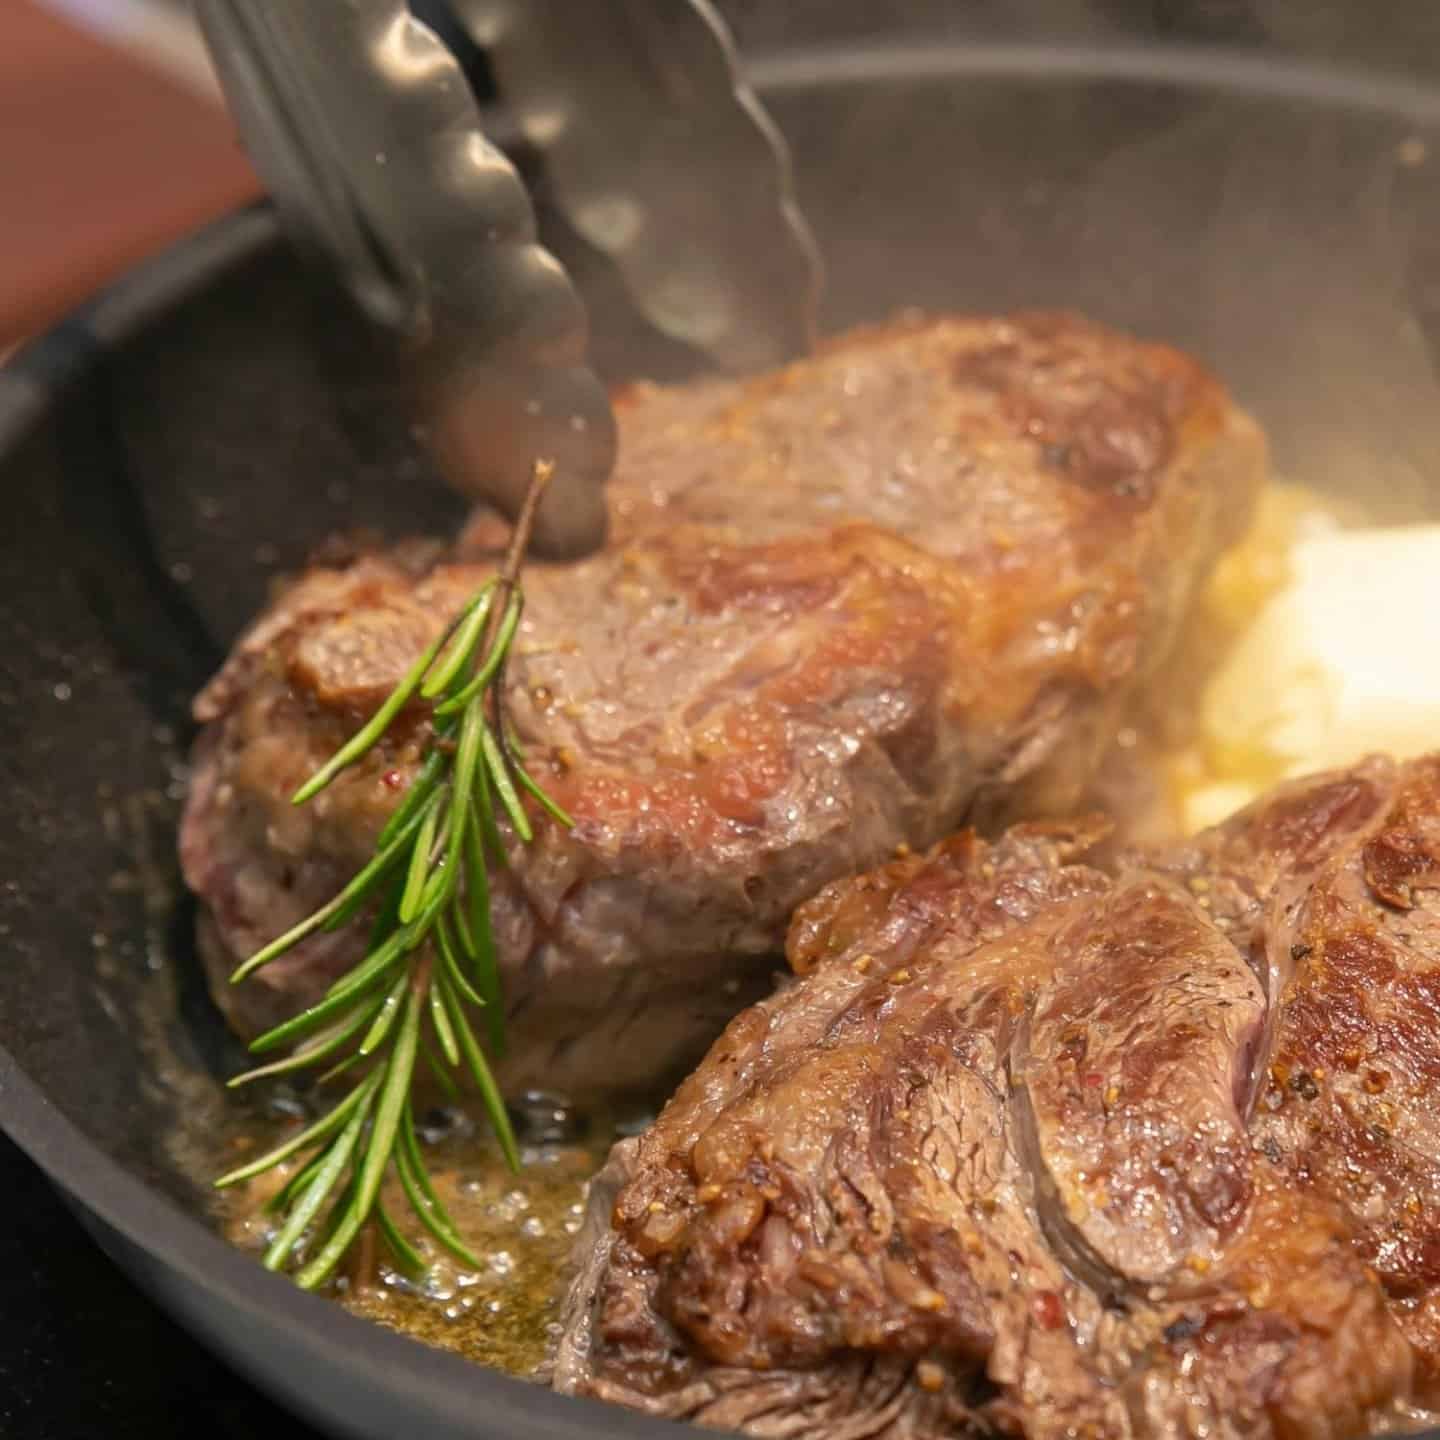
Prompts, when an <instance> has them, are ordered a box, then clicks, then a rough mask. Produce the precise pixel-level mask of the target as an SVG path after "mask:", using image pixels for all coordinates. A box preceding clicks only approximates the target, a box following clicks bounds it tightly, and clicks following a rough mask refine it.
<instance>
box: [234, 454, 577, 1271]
mask: <svg viewBox="0 0 1440 1440" xmlns="http://www.w3.org/2000/svg"><path fill="white" fill-rule="evenodd" d="M550 473H551V466H550V465H548V464H546V463H544V462H541V463H537V464H536V466H535V470H534V473H533V476H532V478H531V483H530V489H529V492H528V493H527V495H526V497H525V504H524V506H523V507H522V510H521V514H520V518H519V520H518V521H517V522H516V526H515V532H514V535H513V536H512V539H511V543H510V548H509V551H508V553H507V554H506V557H505V562H504V564H503V565H502V566H501V569H500V573H499V574H498V575H497V576H496V577H495V579H493V580H491V581H490V582H489V583H488V584H486V585H484V586H482V587H481V589H480V590H479V591H478V592H477V593H476V594H475V595H474V596H472V597H471V598H470V600H469V601H468V602H467V603H466V604H465V606H464V607H463V608H462V609H461V611H460V613H459V614H458V615H456V616H455V618H454V619H453V620H452V621H451V622H450V624H449V625H448V626H446V628H445V629H444V631H443V632H442V633H441V634H440V636H439V637H438V638H437V639H436V640H435V642H434V643H433V644H432V645H430V646H429V647H428V648H427V649H426V650H425V652H424V653H423V654H422V655H421V656H420V658H419V659H418V660H416V662H415V664H414V665H413V666H412V667H411V669H410V671H409V673H408V674H407V675H406V676H405V678H404V679H403V680H401V682H400V683H399V685H397V686H396V687H395V689H394V691H393V692H392V693H391V694H390V696H389V697H388V698H387V699H386V700H385V702H384V704H382V705H381V706H380V708H379V709H378V710H377V711H376V712H375V714H374V715H373V716H372V717H371V719H370V721H369V722H368V723H367V724H366V725H365V726H364V727H363V728H361V729H360V730H359V731H358V732H357V733H356V734H355V735H354V736H353V737H352V738H351V739H350V740H348V741H347V742H346V743H345V744H344V745H342V746H341V747H340V749H339V750H337V751H336V752H335V754H334V755H333V756H331V758H330V759H329V760H328V761H327V762H326V763H325V764H324V765H323V766H321V768H320V769H319V770H317V771H316V772H315V774H314V775H312V776H311V777H310V779H309V780H307V781H306V782H305V783H304V784H303V785H302V786H301V787H300V788H299V790H297V791H296V792H295V795H294V797H293V803H294V804H296V805H303V804H304V803H305V802H306V801H307V800H310V799H312V798H313V797H314V796H315V795H318V794H319V793H320V791H321V790H323V789H324V788H325V787H326V786H327V785H329V784H330V783H331V782H332V781H333V780H334V779H335V778H336V777H337V776H338V775H339V774H341V772H342V771H344V770H345V769H347V768H348V767H349V766H351V765H354V764H355V763H356V762H357V761H358V760H360V759H362V758H363V757H364V756H365V755H366V754H368V753H369V751H370V750H371V749H372V748H373V747H374V746H375V745H376V744H377V743H378V742H379V741H380V740H381V738H382V737H383V736H384V735H385V733H386V731H387V730H388V729H389V727H390V725H391V724H392V723H393V722H394V720H395V718H396V717H397V716H398V715H399V714H400V713H401V711H402V710H404V709H405V708H406V706H408V705H410V704H412V703H414V702H415V701H417V700H419V701H420V702H423V703H428V704H429V705H430V707H431V723H432V737H431V740H430V745H429V749H428V753H427V754H426V756H425V759H424V761H423V763H422V764H421V766H420V769H419V771H418V772H417V774H416V776H415V778H414V780H413V781H412V782H411V784H410V786H409V788H408V789H407V791H406V793H405V795H404V797H403V799H402V800H401V802H400V804H399V806H398V807H397V808H396V810H395V812H394V814H392V815H391V817H390V818H389V820H388V821H387V822H386V824H385V826H384V828H383V829H382V830H381V832H380V835H379V837H378V839H377V841H376V845H375V854H374V856H373V857H372V858H371V860H370V861H369V862H368V863H367V864H366V865H365V866H364V867H363V868H362V869H361V870H360V871H359V873H358V874H356V876H355V878H354V879H353V880H351V881H350V883H349V884H348V885H346V886H345V887H344V888H343V889H342V890H341V891H340V892H339V894H337V895H336V896H335V898H334V899H333V900H331V901H329V902H328V903H327V904H325V905H322V906H321V907H320V909H318V910H317V911H316V912H315V913H314V914H313V915H310V916H308V917H307V918H306V919H304V920H302V921H301V922H300V923H299V924H298V925H295V926H293V927H292V928H291V929H289V930H287V931H286V932H285V934H283V935H281V936H280V937H279V938H278V939H276V940H273V941H271V943H270V944H268V945H266V946H265V947H264V949H262V950H260V951H258V952H257V953H256V954H254V955H252V956H251V957H250V958H249V959H248V960H246V961H245V963H244V964H243V965H241V966H239V968H238V969H237V970H236V971H235V973H234V974H233V975H232V976H231V982H232V983H238V982H240V981H242V980H244V979H245V978H246V977H247V976H249V975H253V974H254V973H255V971H257V970H259V969H261V968H262V967H263V966H265V965H268V964H269V963H270V962H271V961H272V960H275V959H278V958H279V956H281V955H283V954H285V952H286V951H287V950H289V949H291V948H292V947H293V946H295V945H296V944H298V943H299V942H300V941H301V940H303V939H305V938H306V937H307V936H309V935H311V934H314V933H315V932H317V931H322V930H325V931H329V930H335V929H338V928H339V927H341V926H342V925H347V924H350V923H352V922H354V921H355V920H356V918H357V917H358V916H360V914H361V913H362V912H365V911H370V912H372V913H374V915H375V917H376V918H375V919H374V921H373V922H372V930H371V934H370V943H369V945H368V947H367V948H366V952H365V955H364V957H363V958H362V959H361V960H359V961H358V962H357V963H356V964H355V966H354V967H352V968H351V970H350V971H349V972H348V973H347V974H345V975H342V976H341V977H340V978H339V979H338V980H336V981H335V983H334V984H333V985H331V987H330V988H329V990H328V991H326V993H325V995H324V996H322V997H321V999H320V1000H318V1001H317V1002H316V1003H315V1004H313V1005H311V1006H310V1007H309V1009H307V1010H304V1011H302V1012H301V1013H300V1014H298V1015H295V1016H294V1017H292V1018H291V1019H289V1020H287V1021H285V1022H284V1023H283V1024H281V1025H277V1026H276V1027H275V1028H274V1029H272V1030H269V1031H267V1032H266V1033H265V1034H264V1035H261V1036H259V1037H258V1038H257V1039H256V1040H254V1041H253V1042H252V1043H251V1046H250V1049H251V1051H252V1052H253V1053H255V1054H257V1055H266V1054H269V1053H270V1052H271V1051H274V1050H281V1049H285V1048H286V1047H291V1046H293V1048H292V1049H290V1050H289V1053H288V1054H286V1055H285V1056H284V1057H283V1058H281V1059H279V1060H274V1061H270V1062H268V1063H266V1064H263V1065H260V1066H257V1067H256V1068H255V1069H253V1070H249V1071H246V1073H245V1074H243V1075H239V1076H237V1077H236V1078H235V1079H234V1080H232V1081H231V1082H230V1084H231V1085H244V1084H247V1083H249V1082H250V1081H252V1080H257V1079H259V1078H260V1077H261V1076H264V1075H279V1074H284V1073H287V1072H289V1071H294V1070H303V1069H310V1068H312V1067H315V1066H318V1065H321V1064H326V1065H328V1066H329V1068H328V1070H327V1071H326V1073H325V1075H323V1076H322V1077H321V1080H322V1082H323V1081H324V1080H326V1079H329V1078H331V1077H334V1076H336V1075H339V1074H340V1073H342V1072H345V1071H349V1070H351V1069H352V1068H355V1069H357V1070H358V1072H359V1078H358V1080H357V1081H356V1082H355V1083H354V1084H353V1085H352V1087H351V1088H350V1090H349V1092H348V1093H347V1094H346V1095H345V1096H344V1098H343V1099H341V1100H340V1101H338V1103H336V1104H335V1105H333V1106H332V1107H331V1108H330V1109H329V1110H328V1111H327V1112H326V1113H325V1114H324V1115H323V1116H322V1117H321V1118H320V1119H318V1120H316V1121H315V1122H314V1123H313V1124H312V1125H310V1126H308V1127H307V1128H306V1129H304V1130H302V1131H301V1132H300V1133H299V1134H298V1135H295V1136H293V1137H291V1138H290V1139H289V1140H287V1141H285V1142H284V1144H282V1145H278V1146H276V1147H275V1148H274V1149H273V1150H271V1151H270V1152H269V1153H268V1154H265V1155H262V1156H260V1157H259V1159H257V1160H253V1161H251V1162H250V1163H249V1164H246V1165H242V1166H241V1167H240V1168H239V1169H236V1170H232V1171H231V1172H230V1173H229V1174H228V1175H222V1176H221V1177H220V1179H218V1180H217V1181H216V1182H215V1184H216V1186H217V1187H224V1186H229V1185H236V1184H239V1183H240V1182H241V1181H244V1180H250V1179H253V1178H254V1177H255V1176H257V1175H261V1174H264V1173H265V1172H266V1171H267V1170H271V1169H273V1168H274V1167H275V1166H277V1165H280V1164H282V1163H284V1162H286V1161H289V1160H292V1159H297V1158H298V1159H299V1160H300V1161H302V1162H303V1163H301V1164H300V1165H299V1168H298V1169H297V1170H296V1173H295V1174H294V1175H293V1176H291V1178H290V1179H289V1181H288V1182H287V1183H286V1185H285V1186H284V1187H283V1188H282V1189H281V1190H280V1191H279V1192H278V1193H277V1194H276V1196H275V1197H274V1198H273V1199H272V1200H271V1202H270V1206H269V1208H270V1210H271V1212H272V1213H273V1214H275V1216H276V1217H277V1230H276V1233H275V1238H274V1240H273V1241H272V1242H271V1244H270V1247H269V1249H268V1250H267V1251H266V1254H265V1262H264V1263H265V1264H266V1266H267V1267H268V1268H270V1269H272V1270H282V1269H292V1270H293V1271H294V1275H295V1280H296V1283H297V1284H299V1285H300V1286H302V1287H303V1288H305V1289H307V1290H309V1289H314V1288H315V1287H316V1286H319V1285H322V1284H323V1283H324V1282H325V1281H326V1280H327V1279H329V1277H330V1276H331V1275H332V1274H334V1272H335V1268H336V1266H337V1265H339V1263H340V1262H341V1260H342V1259H344V1257H345V1255H346V1253H347V1251H348V1250H349V1249H350V1247H351V1245H352V1244H353V1242H354V1241H355V1239H356V1237H357V1236H358V1235H360V1234H361V1233H362V1231H363V1230H364V1229H365V1227H366V1226H367V1225H369V1224H370V1222H372V1221H373V1222H374V1227H375V1230H376V1231H377V1232H378V1235H379V1237H380V1239H381V1240H383V1241H384V1243H385V1245H386V1246H387V1247H388V1248H389V1250H390V1251H391V1253H392V1255H393V1256H394V1258H395V1261H396V1264H397V1265H398V1266H399V1268H400V1269H401V1270H402V1271H403V1272H404V1273H406V1274H410V1275H414V1274H416V1273H417V1272H418V1271H420V1270H421V1269H423V1262H422V1261H421V1258H420V1256H419V1253H418V1252H417V1251H416V1250H415V1248H414V1247H413V1246H412V1245H411V1244H410V1243H409V1241H408V1240H406V1239H405V1237H404V1236H403V1235H402V1233H401V1232H400V1231H399V1230H398V1229H397V1227H396V1225H395V1222H394V1220H393V1219H392V1218H391V1216H390V1215H389V1214H387V1213H386V1212H385V1210H384V1208H383V1207H382V1206H381V1205H380V1202H379V1196H380V1190H381V1186H382V1183H383V1181H384V1179H385V1176H386V1175H387V1174H388V1173H392V1172H393V1173H394V1175H395V1176H396V1178H397V1179H398V1180H399V1182H400V1187H401V1190H402V1191H403V1192H404V1195H405V1197H406V1199H407V1201H408V1202H409V1204H410V1207H411V1209H412V1210H413V1211H414V1212H415V1215H416V1217H417V1219H418V1220H419V1221H420V1223H421V1224H422V1225H423V1226H424V1227H425V1229H426V1230H428V1231H429V1232H430V1234H431V1235H432V1236H433V1237H434V1239H435V1241H436V1243H437V1244H439V1245H441V1246H443V1247H444V1248H445V1249H446V1250H448V1251H449V1252H450V1253H451V1254H453V1255H455V1256H456V1257H457V1258H458V1259H460V1260H461V1261H462V1262H464V1263H465V1264H468V1265H478V1263H479V1262H478V1261H477V1260H476V1258H475V1256H474V1255H473V1254H472V1253H471V1251H470V1250H469V1249H468V1247H467V1246H466V1244H465V1242H464V1239H463V1238H462V1237H461V1235H460V1233H459V1231H458V1229H457V1228H456V1226H455V1222H454V1221H453V1220H452V1219H451V1218H450V1216H449V1214H448V1213H447V1212H446V1210H445V1207H444V1206H443V1205H442V1204H441V1202H440V1199H439V1197H438V1196H437V1195H436V1193H435V1188H434V1186H433V1185H432V1184H431V1181H430V1177H429V1175H428V1173H427V1172H426V1168H425V1160H424V1156H423V1155H422V1153H421V1150H420V1144H419V1141H418V1139H417V1136H416V1132H415V1116H414V1113H413V1108H412V1102H411V1089H412V1086H413V1082H414V1078H415V1065H416V1061H417V1059H418V1058H419V1057H421V1056H423V1057H424V1059H425V1062H426V1064H427V1065H428V1066H429V1067H430V1068H431V1069H432V1070H433V1071H434V1073H435V1075H436V1078H437V1079H438V1080H439V1081H440V1082H441V1084H442V1085H443V1086H444V1087H445V1089H446V1091H447V1093H448V1094H451V1095H454V1094H455V1093H456V1088H457V1087H456V1086H455V1084H454V1081H453V1079H452V1078H451V1075H450V1074H449V1073H448V1072H449V1071H454V1072H457V1073H459V1074H461V1075H465V1074H468V1075H469V1078H470V1079H471V1080H472V1081H473V1083H474V1085H475V1088H476V1090H477V1091H478V1093H479V1095H480V1099H481V1102H482V1103H483V1105H484V1107H485V1112H486V1114H487V1115H488V1117H489V1120H490V1123H491V1125H492V1127H493V1128H494V1131H495V1135H496V1137H497V1138H498V1140H499V1142H500V1148H501V1150H502V1151H503V1153H504V1155H505V1159H506V1161H507V1163H508V1164H509V1165H510V1167H511V1169H512V1170H513V1169H516V1168H518V1166H519V1152H518V1149H517V1147H516V1144H515V1135H514V1132H513V1131H512V1130H511V1128H510V1118H509V1116H508V1114H507V1113H506V1110H505V1104H504V1101H503V1099H502V1098H501V1095H500V1091H499V1088H498V1087H497V1086H496V1083H495V1077H494V1075H493V1074H492V1073H491V1069H490V1064H489V1061H488V1059H487V1057H486V1053H485V1049H484V1047H483V1046H482V1045H481V1043H480V1041H479V1040H478V1039H477V1037H476V1034H475V1029H474V1026H473V1024H472V1021H471V1015H472V1014H473V1013H475V1012H483V1013H484V1016H485V1019H486V1033H487V1036H488V1039H489V1044H490V1048H491V1050H492V1051H494V1050H498V1049H499V1048H500V1046H501V1043H502V1040H503V1011H502V1009H501V1005H500V976H499V972H498V969H497V964H496V953H495V939H494V935H493V933H492V930H491V923H490V885H489V866H490V865H491V864H492V863H496V864H504V863H505V858H506V857H505V850H504V847H503V843H502V840H501V836H500V832H499V828H498V826H497V824H496V816H497V815H498V814H499V812H500V811H502V810H503V811H504V813H505V815H506V816H507V818H508V819H509V821H510V825H511V828H512V830H513V831H514V833H515V835H516V837H517V838H518V839H519V840H521V841H522V842H526V843H528V842H529V841H530V839H531V838H532V836H533V829H532V825H531V821H530V817H529V815H528V814H527V813H526V810H525V806H524V804H523V802H522V800H521V798H520V797H521V795H522V794H528V795H530V796H531V797H533V798H534V800H535V801H536V802H537V803H538V805H539V806H540V807H541V808H542V809H543V810H544V811H545V813H546V814H548V815H549V816H551V817H552V818H553V819H554V820H556V821H557V822H558V823H559V824H561V825H565V826H567V827H568V826H569V825H570V823H571V822H570V818H569V816H567V815H566V814H565V812H564V811H563V810H561V809H560V808H559V806H557V805H556V804H555V803H554V802H553V801H552V800H551V799H550V798H549V796H547V795H546V794H545V792H544V791H543V790H542V789H541V787H540V786H539V785H538V784H537V783H536V782H535V780H534V779H533V778H532V777H531V776H530V775H529V774H528V773H527V771H526V770H525V767H524V764H523V758H522V756H521V754H520V752H519V749H518V747H517V746H516V743H515V740H514V737H513V735H512V733H511V730H510V727H509V725H508V724H507V722H506V716H505V709H504V699H503V697H504V686H505V662H506V659H507V657H508V654H509V650H510V646H511V644H512V643H513V641H514V638H515V634H516V630H517V628H518V627H519V623H520V615H521V612H522V610H523V608H524V597H523V595H522V593H521V590H520V584H519V574H520V565H521V561H522V560H523V558H524V554H525V548H526V545H527V544H528V542H529V537H530V531H531V528H532V526H533V524H534V519H535V509H536V506H537V505H538V503H539V500H540V496H541V494H542V493H543V491H544V488H545V485H546V483H547V482H548V480H549V478H550ZM432 1041H433V1044H432V1043H431V1042H432Z"/></svg>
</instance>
